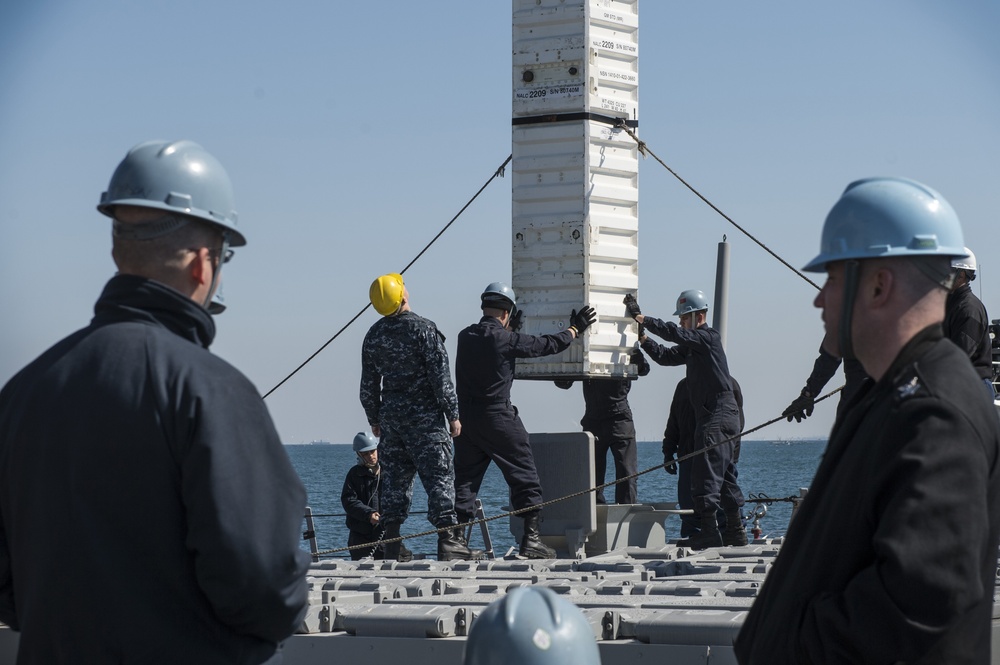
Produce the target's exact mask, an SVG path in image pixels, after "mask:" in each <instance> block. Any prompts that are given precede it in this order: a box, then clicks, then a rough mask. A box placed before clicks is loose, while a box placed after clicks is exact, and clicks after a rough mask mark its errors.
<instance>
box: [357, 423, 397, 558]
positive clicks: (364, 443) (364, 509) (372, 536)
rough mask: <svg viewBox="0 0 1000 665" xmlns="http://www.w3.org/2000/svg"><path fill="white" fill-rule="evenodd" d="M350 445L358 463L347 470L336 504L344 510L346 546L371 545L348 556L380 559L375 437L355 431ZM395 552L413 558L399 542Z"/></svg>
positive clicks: (379, 499) (378, 488)
mask: <svg viewBox="0 0 1000 665" xmlns="http://www.w3.org/2000/svg"><path fill="white" fill-rule="evenodd" d="M352 446H353V448H354V453H355V454H356V455H357V456H358V463H357V464H355V465H354V466H352V467H351V468H350V469H349V470H348V471H347V477H346V478H344V488H343V489H342V490H341V492H340V504H341V505H342V506H343V507H344V512H346V513H347V528H348V530H349V533H348V536H347V546H348V547H354V546H356V545H369V544H371V545H372V546H371V547H359V548H357V549H352V550H351V558H352V559H353V560H355V561H357V560H358V559H364V558H366V557H372V558H375V559H381V558H382V545H380V544H379V542H378V541H379V540H380V539H381V538H382V535H383V531H384V529H383V528H382V524H381V523H380V519H381V517H382V514H381V513H380V512H379V510H380V509H381V504H382V502H381V498H380V496H379V495H380V493H381V480H382V474H381V472H380V471H381V470H380V468H379V462H378V439H376V438H375V437H374V436H372V435H371V434H368V433H367V432H358V433H357V435H355V437H354V443H353V444H352ZM404 550H405V552H404ZM398 556H402V557H403V558H405V559H407V560H412V559H413V554H412V553H411V552H410V551H409V550H408V549H405V547H404V546H403V545H402V544H400V548H399V555H398Z"/></svg>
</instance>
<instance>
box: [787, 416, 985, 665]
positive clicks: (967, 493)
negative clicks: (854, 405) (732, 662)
mask: <svg viewBox="0 0 1000 665" xmlns="http://www.w3.org/2000/svg"><path fill="white" fill-rule="evenodd" d="M891 418H892V419H891V422H890V423H889V424H888V425H887V427H886V431H887V432H892V433H893V434H892V436H891V440H889V441H881V442H879V445H880V446H888V447H891V448H892V449H894V450H898V452H896V453H895V454H893V455H892V456H891V458H889V461H888V464H887V465H886V466H887V468H885V469H883V470H881V472H880V473H879V476H878V477H879V478H880V479H882V480H881V486H880V487H878V488H875V489H876V491H877V493H878V501H879V504H880V510H879V514H878V525H877V527H876V529H875V533H874V536H873V542H872V545H873V549H874V553H875V556H874V558H873V560H872V561H871V562H870V564H869V565H868V566H866V567H864V568H861V569H860V570H858V571H857V572H856V573H855V575H854V577H853V578H852V579H851V581H850V582H848V584H847V586H846V587H845V588H844V589H843V590H842V591H840V592H838V593H827V594H823V595H820V596H818V597H816V598H814V599H813V600H812V601H811V602H810V603H809V604H808V605H807V606H806V610H805V614H804V617H803V622H802V627H801V632H800V634H799V639H798V643H799V644H798V648H799V649H800V650H801V651H802V652H804V653H806V654H808V657H809V659H810V660H811V661H812V662H826V663H839V662H852V658H855V657H856V654H858V653H865V654H866V657H867V658H866V659H867V660H869V661H870V662H887V663H888V662H897V661H907V662H909V661H916V660H919V659H920V657H921V656H923V655H925V654H926V653H927V652H928V651H929V650H930V648H931V647H932V646H933V645H934V643H935V642H936V640H937V639H939V637H940V635H941V634H942V633H943V632H944V631H945V630H946V629H948V628H950V627H951V623H952V622H954V621H955V619H956V617H965V616H966V613H967V612H968V611H969V610H970V609H971V608H972V607H974V606H976V605H977V604H978V603H979V602H980V601H981V599H982V594H983V587H982V581H981V579H980V575H979V570H980V567H981V565H982V563H981V557H983V556H984V554H983V553H984V552H986V551H987V549H988V541H989V537H990V536H989V532H990V529H989V524H990V516H989V509H988V508H989V507H988V503H987V502H988V496H989V490H988V485H989V473H990V469H991V468H993V467H994V465H995V463H996V460H992V459H987V455H986V453H985V449H986V446H985V445H984V443H983V441H982V435H981V433H979V432H977V431H976V430H975V428H974V427H973V426H972V425H971V424H970V423H969V421H968V420H967V419H966V418H965V417H964V416H963V415H962V414H961V413H959V412H958V409H956V408H954V407H948V406H947V405H945V404H943V403H942V401H941V400H939V399H935V398H928V399H923V398H921V399H911V400H907V401H906V402H905V403H904V404H903V405H902V406H901V407H900V408H898V409H897V410H896V411H895V413H894V414H893V415H892V416H891ZM902 442H905V443H902ZM987 556H990V557H991V559H992V560H993V561H995V560H996V552H995V551H993V552H991V553H989V554H988V555H987ZM862 647H863V648H862Z"/></svg>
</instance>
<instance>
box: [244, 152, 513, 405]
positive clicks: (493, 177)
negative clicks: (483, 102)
mask: <svg viewBox="0 0 1000 665" xmlns="http://www.w3.org/2000/svg"><path fill="white" fill-rule="evenodd" d="M513 158H514V155H513V153H511V154H510V155H508V156H507V159H505V160H504V161H503V164H501V165H500V166H499V168H497V170H496V171H494V172H493V175H491V176H490V177H489V178H488V179H487V180H486V182H485V183H483V186H482V187H480V188H479V191H477V192H476V193H475V194H474V195H473V196H472V198H471V199H469V200H468V201H467V202H466V204H465V205H464V206H462V209H461V210H459V211H458V212H457V213H455V216H454V217H452V218H451V220H450V221H449V222H448V223H447V224H445V225H444V228H442V229H441V230H440V231H438V233H437V235H436V236H434V237H433V238H432V239H431V241H430V242H429V243H427V244H426V245H425V246H424V248H423V249H422V250H420V252H419V253H418V254H417V255H416V256H414V257H413V260H412V261H410V262H409V263H407V264H406V267H405V268H403V269H402V270H400V271H399V274H400V275H403V274H405V273H406V271H407V270H409V269H410V267H411V266H412V265H413V264H414V263H416V262H417V259H419V258H420V257H421V256H423V255H424V253H425V252H426V251H427V250H428V249H430V248H431V245H433V244H434V243H435V242H437V240H438V238H440V237H441V236H442V235H444V232H445V231H447V230H448V229H449V228H450V227H451V225H452V224H454V223H455V221H456V220H457V219H458V218H459V217H460V216H461V215H462V213H464V212H465V211H466V209H467V208H468V207H469V206H470V205H472V202H473V201H475V200H476V199H477V198H479V195H480V194H482V193H483V191H484V190H485V189H486V188H487V187H489V185H490V183H491V182H493V181H494V180H496V179H497V178H502V177H504V171H505V169H506V168H507V165H508V164H510V160H511V159H513ZM371 306H372V304H371V303H368V304H367V305H365V306H364V307H362V308H361V311H360V312H358V313H357V314H355V315H354V316H353V317H351V320H350V321H348V322H347V323H345V324H344V326H343V327H342V328H341V329H340V330H338V331H337V332H336V334H334V336H333V337H331V338H330V339H328V340H326V343H324V344H323V346H321V347H319V348H318V349H316V351H315V352H314V353H313V354H312V355H311V356H309V357H308V358H306V359H305V360H304V361H303V362H302V364H301V365H299V366H298V367H296V368H295V369H294V370H292V372H291V373H290V374H289V375H288V376H286V377H285V378H283V379H282V380H281V381H279V382H278V384H277V385H276V386H274V387H273V388H271V389H270V390H268V391H267V392H266V393H265V394H264V397H262V398H261V399H267V398H268V396H269V395H270V394H271V393H273V392H274V391H275V390H277V389H278V388H280V387H281V386H283V385H284V384H285V382H286V381H288V380H289V379H290V378H292V377H293V376H295V375H296V374H298V372H299V370H300V369H302V368H303V367H305V366H306V365H308V364H309V363H310V362H312V359H313V358H315V357H316V356H318V355H319V354H320V353H322V351H323V349H325V348H326V347H328V346H329V345H330V343H331V342H333V340H335V339H337V338H338V337H340V335H341V333H343V332H344V331H345V330H347V329H348V328H349V327H350V326H351V324H352V323H354V322H355V321H357V320H358V319H359V318H360V317H361V315H362V314H364V313H365V312H366V311H368V309H369V308H370V307H371Z"/></svg>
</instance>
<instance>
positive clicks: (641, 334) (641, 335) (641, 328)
mask: <svg viewBox="0 0 1000 665" xmlns="http://www.w3.org/2000/svg"><path fill="white" fill-rule="evenodd" d="M645 341H646V326H644V325H642V324H641V323H640V324H639V343H640V344H642V343H643V342H645Z"/></svg>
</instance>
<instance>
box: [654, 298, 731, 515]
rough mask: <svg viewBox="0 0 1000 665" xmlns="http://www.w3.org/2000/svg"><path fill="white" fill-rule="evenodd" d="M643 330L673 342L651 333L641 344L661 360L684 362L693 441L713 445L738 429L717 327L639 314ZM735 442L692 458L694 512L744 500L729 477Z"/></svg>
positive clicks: (698, 445) (662, 362) (727, 508)
mask: <svg viewBox="0 0 1000 665" xmlns="http://www.w3.org/2000/svg"><path fill="white" fill-rule="evenodd" d="M643 325H644V326H645V327H646V330H647V331H648V332H650V333H653V334H654V335H656V336H658V337H662V338H663V339H665V340H667V341H668V342H674V343H675V344H676V345H677V346H672V347H665V346H662V345H660V344H657V343H656V342H654V341H652V340H651V339H648V338H647V339H646V341H644V342H643V343H642V349H643V350H644V351H645V352H646V353H648V354H649V357H650V358H651V359H652V360H653V361H654V362H656V363H658V364H660V365H669V366H678V365H685V366H686V368H687V373H686V376H687V385H688V392H689V394H690V396H691V406H692V407H693V408H694V415H695V435H694V445H695V447H696V449H697V448H704V447H707V446H713V445H714V444H716V443H719V442H720V441H723V440H725V439H729V438H730V437H735V436H736V435H737V434H739V433H740V411H739V407H738V406H737V404H736V397H735V396H734V394H733V386H732V382H731V381H730V378H729V363H728V361H727V360H726V352H725V350H724V349H723V348H722V338H721V337H720V335H719V333H718V331H716V330H715V329H713V328H710V327H709V326H708V325H707V324H702V325H701V326H699V327H698V328H695V329H694V330H688V329H686V328H681V327H680V326H679V325H677V324H676V323H674V322H672V321H661V320H660V319H657V318H654V317H651V316H646V317H643ZM735 452H736V444H735V442H730V443H726V444H724V445H720V446H716V447H714V448H711V449H710V450H709V451H707V452H706V453H705V454H704V455H698V456H697V457H695V458H693V460H692V464H691V496H692V500H693V504H694V506H693V507H694V510H695V513H697V514H699V515H703V514H705V513H710V512H715V511H718V510H719V509H720V508H721V509H722V510H725V511H738V510H739V508H740V506H742V505H743V503H744V499H743V492H742V491H741V490H740V487H739V485H738V484H737V483H736V479H735V477H732V478H729V477H727V470H728V469H729V468H730V466H731V463H732V460H733V456H734V455H735Z"/></svg>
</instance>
